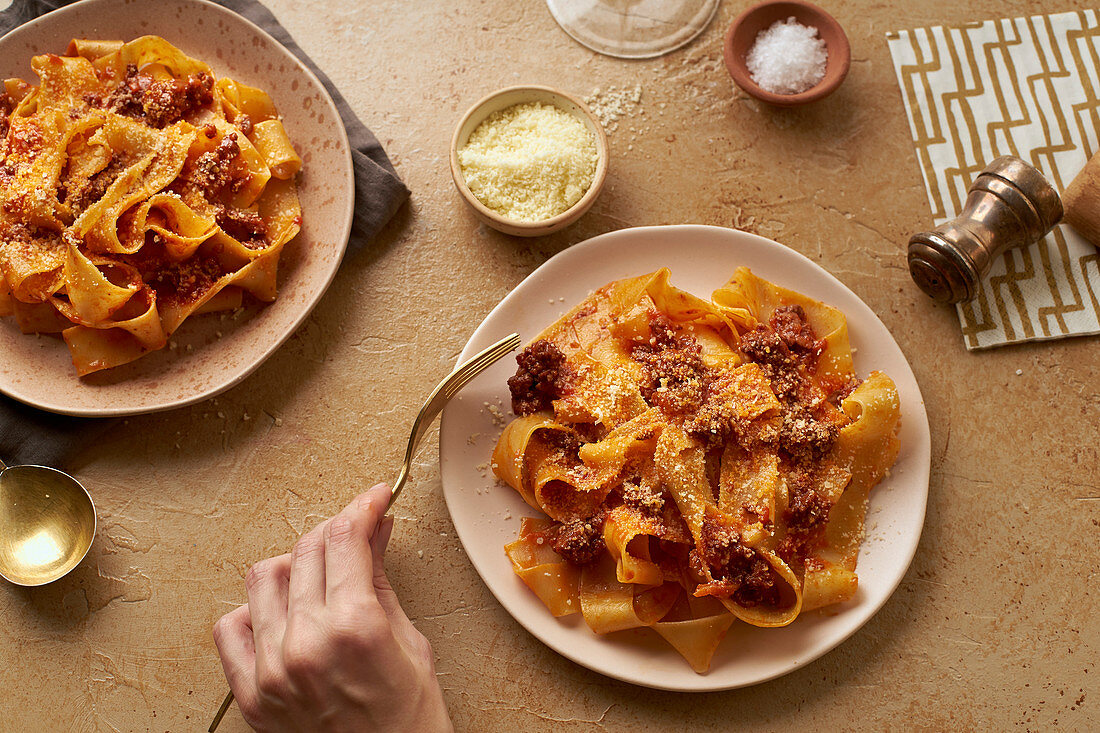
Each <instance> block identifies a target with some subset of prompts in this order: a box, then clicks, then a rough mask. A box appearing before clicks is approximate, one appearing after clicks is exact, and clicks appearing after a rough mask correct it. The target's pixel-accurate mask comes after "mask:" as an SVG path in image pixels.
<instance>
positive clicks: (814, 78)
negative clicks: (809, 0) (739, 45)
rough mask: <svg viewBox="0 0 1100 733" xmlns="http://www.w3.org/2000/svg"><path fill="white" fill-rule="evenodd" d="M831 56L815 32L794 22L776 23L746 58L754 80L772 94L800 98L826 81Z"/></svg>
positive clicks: (762, 34)
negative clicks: (791, 95) (802, 93)
mask: <svg viewBox="0 0 1100 733" xmlns="http://www.w3.org/2000/svg"><path fill="white" fill-rule="evenodd" d="M828 58H829V52H828V49H826V47H825V41H823V40H821V37H820V36H819V35H818V33H817V29H816V28H812V27H809V26H804V25H802V24H801V23H799V22H798V21H797V20H795V19H794V18H788V19H787V20H785V21H782V20H779V21H776V22H775V23H773V24H772V25H771V26H770V27H769V28H768V29H767V30H764V31H761V32H760V33H759V34H758V35H757V36H756V41H755V42H753V45H752V48H750V49H749V53H748V55H747V56H746V57H745V65H746V66H747V67H748V70H749V74H751V75H752V80H753V81H754V82H756V83H757V84H759V85H760V88H761V89H763V90H765V91H768V92H771V93H773V94H799V93H801V92H804V91H806V90H807V89H810V88H811V87H813V86H815V85H816V84H817V83H818V82H820V81H821V80H822V79H824V78H825V64H826V61H828Z"/></svg>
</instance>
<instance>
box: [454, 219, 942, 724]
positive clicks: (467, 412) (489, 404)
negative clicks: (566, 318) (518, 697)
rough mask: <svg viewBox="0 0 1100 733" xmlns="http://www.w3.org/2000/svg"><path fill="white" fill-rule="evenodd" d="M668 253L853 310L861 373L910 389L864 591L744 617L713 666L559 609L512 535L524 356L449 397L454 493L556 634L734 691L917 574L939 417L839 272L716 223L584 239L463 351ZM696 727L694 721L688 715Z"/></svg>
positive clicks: (711, 283)
mask: <svg viewBox="0 0 1100 733" xmlns="http://www.w3.org/2000/svg"><path fill="white" fill-rule="evenodd" d="M664 265H667V266H668V267H669V268H670V269H671V270H672V284H673V285H676V286H677V287H680V288H683V289H684V290H687V291H689V292H692V293H695V294H696V295H699V296H701V297H703V298H709V297H710V294H711V292H712V291H713V290H714V289H715V288H717V287H719V286H721V285H722V284H723V283H725V282H726V280H727V279H729V276H730V275H732V274H733V271H734V269H735V268H736V267H737V266H738V265H745V266H747V267H749V268H751V269H752V271H753V272H754V273H755V274H757V275H759V276H760V277H763V278H765V279H768V280H771V281H772V282H775V283H777V284H779V285H782V286H784V287H788V288H792V289H794V290H797V291H799V292H801V293H805V294H806V295H809V296H810V297H812V298H817V299H818V300H821V301H823V302H825V303H828V304H829V305H833V306H836V307H837V308H840V309H841V310H842V311H844V314H845V316H847V318H848V329H849V336H850V338H851V343H852V347H853V349H852V352H853V354H854V357H855V366H856V372H858V373H859V374H860V375H863V376H866V374H867V373H868V372H870V371H871V370H873V369H881V370H882V371H884V372H886V373H887V374H889V375H890V376H891V377H892V378H893V379H894V382H895V383H896V384H897V388H898V397H899V398H900V400H901V414H902V421H901V436H900V437H901V454H900V455H899V456H898V460H897V463H895V464H894V467H893V469H892V470H891V471H890V473H889V474H888V476H887V477H886V478H885V479H884V480H883V481H882V483H880V484H879V485H878V486H876V487H875V489H874V490H873V491H872V492H871V501H870V506H869V509H868V512H867V538H866V540H864V543H863V546H862V547H861V548H860V552H859V566H858V568H857V572H858V573H859V591H858V592H857V593H856V596H855V598H853V599H852V600H850V601H848V602H846V603H841V604H839V605H837V606H833V607H830V608H828V609H823V610H822V611H814V612H810V613H806V614H803V615H802V616H800V617H799V618H798V619H797V620H795V622H794V623H792V624H791V625H790V626H786V627H784V628H781V629H760V628H756V627H754V626H749V625H747V624H740V623H739V624H735V625H734V626H733V628H731V629H730V633H729V635H728V636H727V637H726V639H725V641H723V643H722V645H721V646H720V647H719V648H718V653H717V654H715V656H714V661H713V664H712V665H711V669H710V672H708V673H707V674H703V675H698V674H695V673H694V672H693V671H691V667H689V666H688V664H687V662H685V661H684V660H683V659H682V658H681V657H680V655H679V654H677V653H676V652H675V651H674V650H673V649H672V647H670V646H669V645H667V644H665V643H664V641H663V640H662V639H660V638H659V637H657V635H656V634H654V633H652V632H650V631H648V630H634V631H622V632H619V633H616V634H610V635H608V636H596V635H595V634H593V633H592V632H591V631H589V629H588V627H587V626H585V624H584V621H582V620H581V618H580V615H579V614H575V615H573V616H566V617H564V618H554V617H553V616H551V615H550V612H549V611H547V610H546V606H544V605H542V602H541V601H539V600H538V598H536V597H535V594H534V593H532V592H531V591H530V590H528V588H527V586H525V585H524V584H523V581H521V580H520V579H519V578H518V577H516V574H515V573H514V572H512V567H511V565H510V563H509V562H508V557H507V556H506V555H505V554H504V545H505V544H506V543H508V542H511V541H512V540H514V539H515V538H516V534H517V533H518V531H519V524H520V518H521V517H523V516H535V515H537V512H535V511H534V510H532V509H531V508H530V507H528V506H527V505H526V504H524V503H523V500H522V499H521V498H520V497H519V494H517V493H516V492H515V491H513V490H512V489H510V488H508V487H507V486H504V485H503V484H501V483H499V482H497V481H496V480H495V478H494V476H493V474H492V472H491V471H490V470H489V469H488V463H489V456H490V454H491V453H492V450H493V445H494V444H495V442H496V439H497V436H499V435H500V432H501V427H502V423H503V419H504V418H510V417H511V405H510V404H509V395H508V386H507V384H506V380H507V379H508V377H509V376H510V375H511V374H513V373H515V369H516V362H515V360H514V359H501V360H500V361H499V362H497V363H496V364H494V365H493V366H492V367H490V368H489V369H487V370H486V371H485V372H483V373H481V374H480V375H478V376H477V378H475V379H474V380H473V381H471V382H470V383H469V384H468V385H467V386H466V387H465V388H463V390H462V393H461V394H460V395H459V396H458V397H457V398H456V399H454V400H452V401H451V403H450V404H449V405H447V409H446V410H445V411H444V412H443V423H442V426H441V427H440V432H439V463H440V474H441V477H442V480H443V496H444V498H445V499H446V500H447V508H448V510H449V511H450V513H451V519H452V520H454V525H455V529H456V530H457V531H458V537H459V539H460V540H461V541H462V546H463V547H464V548H465V549H466V553H467V554H468V555H469V556H470V561H471V562H472V563H473V565H474V568H476V569H477V571H478V573H479V574H480V575H481V578H482V580H484V581H485V584H486V585H487V586H488V587H489V590H490V591H491V592H492V593H493V595H495V596H496V597H497V600H499V601H500V603H501V604H502V605H503V606H504V608H505V609H507V611H508V612H509V613H511V614H512V616H513V617H514V618H515V619H516V621H518V622H519V623H520V624H522V625H523V626H524V627H525V628H526V629H527V630H528V631H530V632H531V633H532V634H534V635H535V636H536V637H538V638H539V639H541V640H542V641H543V642H544V643H545V644H546V645H547V646H549V647H550V648H551V649H554V650H555V651H557V652H559V653H560V654H562V655H563V656H565V657H568V658H569V659H572V660H573V661H574V662H576V663H578V664H582V665H584V666H585V667H588V668H589V669H592V670H595V671H596V672H600V673H602V674H605V675H608V676H609V677H615V678H617V679H620V680H624V681H626V682H632V683H634V684H637V685H644V686H646V687H655V688H659V689H663V690H680V691H685V692H703V691H708V690H729V689H733V688H735V687H744V686H746V685H753V684H756V683H758V682H763V681H765V680H770V679H773V678H775V677H779V676H780V675H784V674H787V673H788V672H791V671H793V670H795V669H798V668H799V667H801V666H803V665H806V664H809V663H810V662H812V661H813V660H815V659H817V658H818V657H820V656H821V655H822V654H825V653H826V652H827V651H829V650H830V649H832V648H833V647H835V646H836V645H837V644H840V643H841V642H842V641H844V640H845V639H847V638H848V637H849V636H851V635H852V634H853V633H855V632H856V630H858V629H859V627H860V626H862V625H863V624H864V623H866V622H867V621H868V620H869V619H870V618H871V616H873V615H874V614H875V612H876V611H878V609H880V608H881V607H882V606H883V604H884V603H886V600H887V599H888V598H889V597H890V594H891V593H893V592H894V589H895V588H897V586H898V583H900V582H901V579H902V577H903V576H904V575H905V571H906V569H907V568H908V567H909V562H910V561H911V560H912V559H913V553H914V552H916V549H917V541H918V540H919V539H920V533H921V527H922V525H923V524H924V507H925V502H926V501H927V498H928V471H929V465H930V462H931V457H930V445H931V442H930V438H929V433H928V418H927V416H926V415H925V412H924V401H923V399H921V394H920V388H919V387H918V386H917V381H916V379H915V378H914V377H913V371H912V369H910V368H909V363H908V362H907V361H906V359H905V355H904V354H902V352H901V349H900V348H898V345H897V343H896V342H895V341H894V339H893V338H892V337H891V336H890V332H889V331H888V330H887V329H886V326H884V325H883V323H882V321H880V320H879V319H878V317H877V316H875V314H874V313H873V312H872V311H871V309H870V308H868V307H867V305H866V304H865V303H864V302H863V301H861V300H860V299H859V298H858V297H857V296H856V295H855V293H853V292H852V291H851V290H849V289H848V288H846V287H845V286H844V285H843V284H842V283H841V282H840V281H839V280H837V279H836V278H835V277H833V276H832V275H830V274H829V273H828V272H826V271H825V270H823V269H821V267H819V266H818V265H817V264H815V263H814V262H811V261H810V260H809V259H807V258H805V257H803V256H802V255H800V254H799V253H797V252H795V251H794V250H793V249H788V248H787V247H784V246H783V245H781V244H778V243H776V242H773V241H771V240H769V239H764V238H763V237H758V236H755V235H753V234H747V233H745V232H739V231H736V230H733V229H721V228H718V227H709V226H665V227H639V228H636V229H622V230H619V231H617V232H611V233H609V234H602V235H600V236H598V237H595V238H593V239H589V240H588V241H586V242H582V243H580V244H577V245H574V246H573V247H570V248H569V249H567V250H565V251H564V252H561V253H560V254H558V255H556V256H554V257H552V258H551V259H550V260H549V261H547V262H546V263H545V264H543V266H542V267H540V268H538V269H537V270H535V271H534V272H533V273H531V275H530V276H528V278H527V279H526V280H524V281H523V282H522V283H520V284H519V285H518V286H517V287H516V289H515V290H513V291H512V292H511V293H510V294H509V295H508V296H507V297H506V298H505V299H504V300H503V301H501V302H500V304H499V305H498V306H497V307H496V308H494V309H493V312H492V313H490V314H489V315H488V317H486V319H485V321H484V322H483V323H482V324H481V326H480V327H479V328H478V329H477V331H475V332H474V335H473V336H472V337H471V338H470V341H469V343H467V344H466V348H465V349H464V350H463V352H462V354H461V355H460V356H459V361H462V360H464V359H467V358H469V357H470V356H471V355H472V354H474V353H476V352H477V351H480V350H481V349H483V348H485V347H486V346H488V345H489V344H491V343H492V342H494V341H496V340H497V339H499V338H500V337H502V336H504V335H506V334H508V333H510V332H511V331H517V332H518V333H519V334H520V336H522V337H523V339H524V341H529V340H530V339H532V338H534V336H535V335H536V334H538V333H539V332H540V331H541V330H542V329H543V328H545V327H546V326H548V325H550V324H551V323H553V322H554V321H555V320H556V319H557V318H558V317H559V316H561V314H562V313H564V312H566V311H568V310H569V309H570V308H572V307H573V306H574V305H576V304H577V303H579V302H580V301H581V300H583V299H584V298H585V297H586V296H587V295H589V294H590V293H591V291H592V290H593V289H595V288H598V287H601V286H603V285H606V284H607V283H609V282H611V281H612V280H617V279H619V278H624V277H632V276H634V275H641V274H643V273H646V272H652V271H653V270H656V269H657V268H659V267H661V266H664ZM689 727H690V726H689Z"/></svg>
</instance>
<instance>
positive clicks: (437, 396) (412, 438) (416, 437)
mask: <svg viewBox="0 0 1100 733" xmlns="http://www.w3.org/2000/svg"><path fill="white" fill-rule="evenodd" d="M520 343H522V342H521V340H520V337H519V334H518V333H513V334H512V335H510V336H505V337H504V338H502V339H501V340H500V341H497V342H496V343H495V344H493V345H492V346H490V347H488V348H487V349H485V350H484V351H479V352H478V353H476V354H474V355H473V356H471V357H470V358H469V359H467V360H466V361H464V362H462V363H461V364H459V365H458V366H456V367H455V368H454V371H452V372H451V373H450V374H448V375H447V376H446V377H444V379H443V381H442V382H440V383H439V384H438V385H437V386H436V388H435V389H434V390H432V393H431V394H430V395H428V399H426V400H425V401H424V406H423V407H421V408H420V412H419V413H418V414H417V416H416V419H415V420H414V421H413V426H412V433H411V434H410V435H409V445H408V447H407V448H406V449H405V460H404V461H403V462H402V464H401V472H400V473H398V474H397V480H396V481H394V482H393V488H392V489H390V501H389V503H388V504H387V505H386V511H387V512H388V511H389V510H390V507H392V506H393V502H394V501H395V500H396V499H397V495H398V494H400V493H401V489H402V488H404V486H405V481H406V479H408V478H409V469H410V468H412V460H413V455H414V454H415V453H416V448H417V446H419V445H420V439H421V438H423V437H424V433H426V432H427V431H428V426H429V425H431V424H432V421H433V420H435V418H436V416H438V415H439V413H440V412H442V411H443V407H444V406H445V405H446V404H447V402H448V401H450V399H451V398H452V397H454V396H455V395H456V394H458V391H459V390H460V389H462V388H463V387H465V386H466V383H467V382H469V381H470V380H471V379H473V378H474V377H476V376H477V375H478V374H481V373H482V372H483V371H485V370H486V369H488V368H489V367H490V366H492V365H493V364H494V363H496V362H497V361H498V360H499V359H500V358H501V357H502V356H504V355H505V354H508V353H509V352H511V351H515V350H516V348H518V347H519V345H520ZM232 704H233V691H232V690H230V691H229V694H228V695H226V696H225V699H224V700H222V704H221V707H219V708H218V712H216V713H214V720H213V721H212V722H211V723H210V727H209V728H207V732H208V733H214V731H216V730H217V729H218V724H219V723H221V722H222V718H224V717H225V713H226V711H227V710H229V706H230V705H232Z"/></svg>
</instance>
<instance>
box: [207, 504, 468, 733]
mask: <svg viewBox="0 0 1100 733" xmlns="http://www.w3.org/2000/svg"><path fill="white" fill-rule="evenodd" d="M389 498H390V491H389V487H387V486H386V485H385V484H378V485H377V486H375V487H373V488H371V489H370V490H369V491H367V492H366V493H364V494H361V495H360V496H358V497H356V498H355V499H354V500H353V501H352V502H351V504H349V505H348V506H347V507H346V508H345V509H344V510H343V511H341V512H340V513H339V514H337V515H336V516H335V517H333V518H332V519H329V520H327V521H325V522H322V523H321V524H320V525H318V526H317V527H316V528H315V529H313V530H312V531H310V532H308V533H307V534H304V535H302V537H301V538H300V539H299V540H298V543H297V544H296V545H294V550H293V551H292V552H291V553H290V554H288V555H280V556H279V557H274V558H271V559H268V560H263V561H261V562H258V563H256V564H255V565H253V566H252V567H251V568H250V569H249V571H248V575H247V576H246V578H245V586H246V587H247V589H248V603H247V604H246V605H244V606H241V607H240V608H237V609H236V610H233V611H230V612H229V613H227V614H226V615H225V616H222V617H221V619H219V620H218V622H217V623H216V624H215V625H214V643H215V644H216V645H217V647H218V654H219V655H220V656H221V660H222V668H223V669H224V670H225V676H226V679H227V680H228V681H229V687H230V689H231V690H233V695H234V696H235V697H236V698H237V704H238V705H239V706H240V710H241V714H242V715H243V716H244V719H245V721H246V722H247V723H248V724H249V725H251V726H252V727H253V728H255V729H256V730H259V731H317V730H324V731H450V730H453V728H452V726H451V723H450V719H449V718H448V717H447V708H446V705H445V704H444V702H443V693H442V691H441V690H440V688H439V683H438V681H437V680H436V678H435V663H434V659H433V655H432V648H431V645H430V644H429V643H428V640H427V639H425V638H424V636H423V635H422V634H421V633H420V632H419V631H417V630H416V628H415V627H414V626H413V625H412V622H411V621H409V618H408V617H407V616H406V615H405V612H404V611H402V610H401V606H400V604H399V603H398V601H397V595H396V594H395V593H394V592H393V588H392V587H391V586H390V583H389V581H388V580H387V579H386V570H385V567H384V566H383V563H382V560H383V555H384V554H385V551H386V544H387V543H388V542H389V538H390V533H391V532H392V530H393V520H392V519H388V518H385V519H384V518H383V517H384V516H385V513H386V504H387V502H388V501H389Z"/></svg>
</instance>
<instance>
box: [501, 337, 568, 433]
mask: <svg viewBox="0 0 1100 733" xmlns="http://www.w3.org/2000/svg"><path fill="white" fill-rule="evenodd" d="M516 363H517V364H518V365H519V368H518V369H516V374H515V376H514V377H511V378H510V379H509V380H508V389H509V391H510V392H511V394H512V412H514V413H515V414H517V415H520V416H522V415H532V414H534V413H536V412H539V411H540V410H549V409H551V407H552V404H553V401H554V400H556V399H558V398H559V397H561V396H562V395H563V394H565V392H566V390H567V389H568V388H569V381H570V377H571V373H570V370H569V366H568V365H567V364H566V360H565V354H563V353H561V350H560V349H558V347H557V346H554V344H552V343H550V342H549V341H547V340H545V339H539V340H538V341H536V342H534V343H533V344H531V345H530V346H528V347H527V348H526V349H524V350H523V351H522V352H521V353H520V355H519V356H517V357H516Z"/></svg>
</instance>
